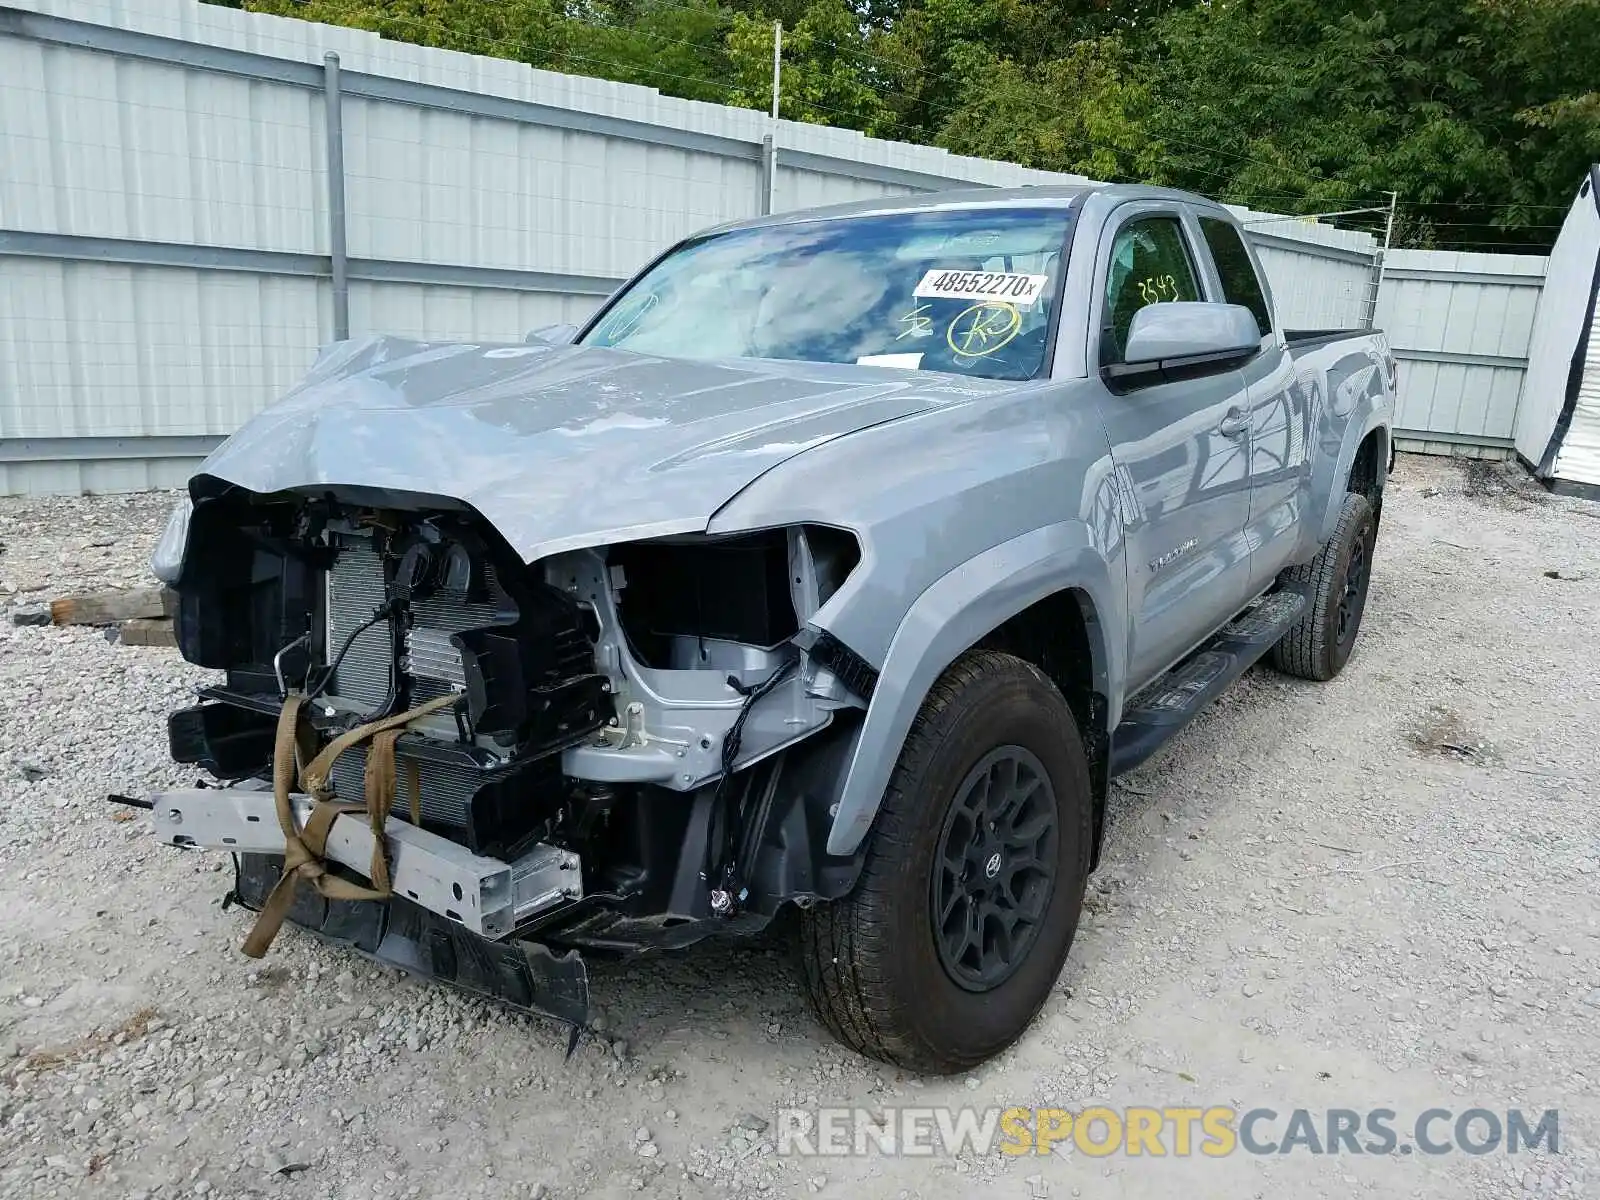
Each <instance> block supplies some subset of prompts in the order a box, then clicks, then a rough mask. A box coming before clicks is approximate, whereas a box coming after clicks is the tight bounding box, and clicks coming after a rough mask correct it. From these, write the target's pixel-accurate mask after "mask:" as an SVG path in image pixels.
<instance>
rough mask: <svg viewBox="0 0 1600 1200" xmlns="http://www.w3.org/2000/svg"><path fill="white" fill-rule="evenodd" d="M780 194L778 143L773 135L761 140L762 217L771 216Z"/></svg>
mask: <svg viewBox="0 0 1600 1200" xmlns="http://www.w3.org/2000/svg"><path fill="white" fill-rule="evenodd" d="M777 194H778V141H777V138H776V137H775V136H774V135H772V134H770V133H769V134H767V136H766V137H764V138H762V139H761V215H762V216H764V217H765V216H769V215H770V214H771V213H772V208H773V204H774V202H775V199H776V197H777Z"/></svg>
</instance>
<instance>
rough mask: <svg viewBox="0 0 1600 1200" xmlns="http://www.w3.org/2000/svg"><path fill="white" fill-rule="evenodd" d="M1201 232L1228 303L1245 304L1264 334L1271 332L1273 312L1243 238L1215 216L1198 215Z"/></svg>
mask: <svg viewBox="0 0 1600 1200" xmlns="http://www.w3.org/2000/svg"><path fill="white" fill-rule="evenodd" d="M1200 232H1201V233H1202V234H1204V235H1205V239H1206V245H1207V246H1209V247H1210V248H1211V257H1212V258H1213V259H1214V260H1216V264H1217V275H1218V276H1219V277H1220V278H1221V280H1222V295H1223V298H1224V299H1225V300H1227V302H1228V303H1229V304H1242V305H1244V306H1245V307H1246V308H1248V309H1249V310H1250V312H1251V313H1252V314H1253V315H1254V316H1255V319H1256V326H1257V328H1259V329H1260V330H1261V334H1262V336H1263V337H1265V336H1266V335H1267V334H1269V333H1271V332H1272V314H1271V313H1270V312H1268V311H1267V297H1266V296H1265V294H1263V292H1262V290H1261V280H1260V279H1258V278H1257V277H1256V269H1255V266H1254V265H1253V264H1252V263H1251V262H1250V252H1249V251H1248V250H1246V249H1245V248H1244V239H1243V238H1241V237H1240V236H1239V231H1238V230H1237V229H1235V228H1234V227H1233V226H1232V225H1230V224H1228V222H1226V221H1219V220H1217V219H1216V218H1215V217H1201V218H1200Z"/></svg>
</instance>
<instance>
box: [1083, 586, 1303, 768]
mask: <svg viewBox="0 0 1600 1200" xmlns="http://www.w3.org/2000/svg"><path fill="white" fill-rule="evenodd" d="M1305 607H1306V597H1305V595H1304V594H1302V593H1300V592H1296V591H1288V590H1285V591H1279V592H1273V593H1272V594H1271V595H1270V596H1263V597H1262V598H1261V599H1260V600H1259V601H1257V602H1256V603H1255V604H1254V605H1252V606H1251V607H1249V608H1247V609H1245V610H1244V611H1243V612H1241V613H1240V614H1239V615H1238V616H1237V617H1235V618H1234V619H1233V620H1232V621H1230V622H1229V623H1228V624H1227V625H1225V626H1223V627H1222V628H1221V629H1220V630H1218V631H1217V632H1216V633H1215V634H1213V635H1212V636H1211V638H1210V639H1209V640H1207V641H1206V642H1205V643H1203V644H1202V645H1201V646H1200V648H1199V649H1198V650H1196V651H1195V652H1194V653H1193V654H1191V655H1190V656H1189V657H1188V658H1186V659H1184V660H1183V661H1182V662H1181V663H1179V664H1178V665H1177V666H1176V667H1174V668H1172V670H1170V671H1168V672H1167V673H1166V674H1165V675H1163V676H1162V677H1161V678H1160V679H1157V680H1156V681H1155V682H1154V683H1151V684H1150V685H1149V686H1147V687H1146V688H1144V689H1143V690H1142V691H1140V692H1139V694H1138V695H1136V696H1134V697H1133V699H1132V700H1131V701H1129V704H1128V709H1127V711H1126V712H1124V713H1123V715H1122V723H1121V724H1120V725H1118V726H1117V728H1116V730H1115V731H1114V732H1113V733H1112V735H1111V774H1112V776H1113V777H1115V776H1117V775H1123V774H1126V773H1127V772H1129V771H1131V770H1133V769H1134V768H1135V767H1137V766H1139V765H1140V764H1142V763H1143V762H1145V761H1146V760H1147V759H1148V758H1149V757H1150V756H1151V755H1152V754H1154V753H1155V752H1156V751H1157V750H1159V749H1161V747H1162V746H1164V745H1165V744H1166V742H1167V740H1168V739H1169V738H1171V737H1172V736H1173V735H1174V734H1175V733H1177V732H1178V731H1179V730H1180V729H1182V728H1183V727H1184V726H1185V725H1187V724H1188V723H1189V722H1190V721H1191V720H1193V719H1194V717H1195V715H1196V714H1197V713H1199V711H1200V710H1201V709H1203V708H1204V707H1205V706H1206V705H1208V704H1210V703H1211V702H1212V701H1213V700H1215V699H1216V698H1217V697H1218V696H1219V695H1221V694H1222V692H1223V690H1224V689H1225V688H1226V687H1227V686H1228V685H1229V684H1230V683H1232V682H1233V681H1234V680H1235V679H1238V678H1239V676H1241V675H1243V674H1244V673H1245V671H1246V670H1248V669H1249V668H1250V667H1251V666H1252V665H1253V664H1254V663H1255V662H1256V660H1257V659H1259V658H1261V656H1262V655H1264V654H1266V652H1267V651H1268V650H1270V649H1272V647H1273V646H1275V645H1276V644H1277V643H1278V640H1279V639H1280V638H1282V637H1283V635H1284V634H1285V633H1287V632H1288V630H1289V626H1291V625H1293V624H1294V623H1295V621H1296V620H1298V619H1299V617H1300V614H1301V613H1302V612H1304V611H1305Z"/></svg>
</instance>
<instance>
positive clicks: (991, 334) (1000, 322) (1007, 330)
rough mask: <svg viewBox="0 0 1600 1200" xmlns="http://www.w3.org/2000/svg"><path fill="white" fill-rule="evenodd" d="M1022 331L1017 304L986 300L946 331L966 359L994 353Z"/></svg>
mask: <svg viewBox="0 0 1600 1200" xmlns="http://www.w3.org/2000/svg"><path fill="white" fill-rule="evenodd" d="M1021 328H1022V313H1020V312H1019V311H1017V309H1016V307H1015V306H1014V305H1010V304H1000V303H997V302H996V301H993V300H985V301H983V302H982V303H979V304H974V305H972V306H970V307H968V308H964V309H962V310H961V312H959V313H958V314H956V319H955V320H953V321H951V322H950V327H949V328H948V329H946V330H945V335H944V336H945V341H947V342H949V343H950V349H952V350H954V351H955V352H956V353H957V354H959V355H961V356H962V357H963V358H982V357H983V356H984V355H986V354H993V353H994V352H995V351H996V350H998V349H1000V348H1001V347H1002V346H1004V345H1005V344H1006V343H1007V342H1009V341H1010V340H1011V339H1012V338H1014V337H1016V336H1017V333H1018V331H1019V330H1020V329H1021Z"/></svg>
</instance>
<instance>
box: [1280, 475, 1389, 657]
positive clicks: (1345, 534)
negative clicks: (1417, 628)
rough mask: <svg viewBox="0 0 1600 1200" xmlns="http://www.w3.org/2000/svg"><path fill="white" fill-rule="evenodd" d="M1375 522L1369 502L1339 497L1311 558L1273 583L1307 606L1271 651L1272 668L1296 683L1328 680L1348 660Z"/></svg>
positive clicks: (1358, 624) (1363, 602)
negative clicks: (1300, 596) (1302, 597)
mask: <svg viewBox="0 0 1600 1200" xmlns="http://www.w3.org/2000/svg"><path fill="white" fill-rule="evenodd" d="M1377 534H1378V522H1377V517H1376V514H1375V513H1374V512H1373V510H1372V504H1371V502H1370V501H1369V500H1368V499H1367V498H1366V497H1365V496H1360V495H1357V494H1356V493H1354V492H1348V493H1346V494H1345V497H1344V502H1343V508H1342V509H1341V510H1340V512H1339V523H1338V524H1337V525H1336V526H1335V527H1334V530H1333V536H1332V537H1331V538H1329V539H1328V540H1327V542H1326V543H1324V545H1323V547H1322V550H1321V552H1320V553H1319V554H1318V555H1317V557H1316V558H1314V559H1312V560H1311V561H1310V562H1308V563H1306V564H1304V565H1303V566H1298V567H1290V568H1289V569H1288V570H1286V571H1284V572H1283V574H1282V575H1281V576H1280V577H1279V578H1280V580H1281V582H1282V583H1283V584H1284V585H1285V586H1288V587H1294V588H1298V589H1300V590H1301V591H1303V592H1305V593H1306V594H1307V595H1308V596H1309V598H1310V602H1309V603H1308V604H1307V605H1306V608H1305V611H1304V612H1303V613H1302V614H1301V616H1300V619H1299V620H1298V621H1296V622H1295V623H1294V624H1293V625H1292V626H1290V628H1289V632H1287V633H1286V634H1284V635H1283V638H1282V639H1281V640H1280V641H1279V642H1278V644H1277V645H1275V646H1274V647H1273V648H1272V650H1271V661H1272V665H1273V666H1275V667H1277V668H1278V670H1280V671H1282V672H1284V673H1285V674H1288V675H1298V676H1299V677H1300V678H1302V679H1316V680H1319V681H1320V680H1328V679H1332V678H1333V677H1334V676H1335V675H1337V674H1338V673H1339V672H1340V671H1341V670H1343V669H1344V664H1345V663H1346V662H1348V661H1349V660H1350V651H1351V650H1352V649H1353V648H1354V647H1355V644H1356V634H1357V633H1359V632H1360V630H1361V614H1362V613H1363V612H1364V611H1365V610H1366V606H1367V585H1368V584H1369V583H1370V581H1371V579H1372V550H1373V545H1374V543H1375V541H1376V539H1377Z"/></svg>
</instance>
